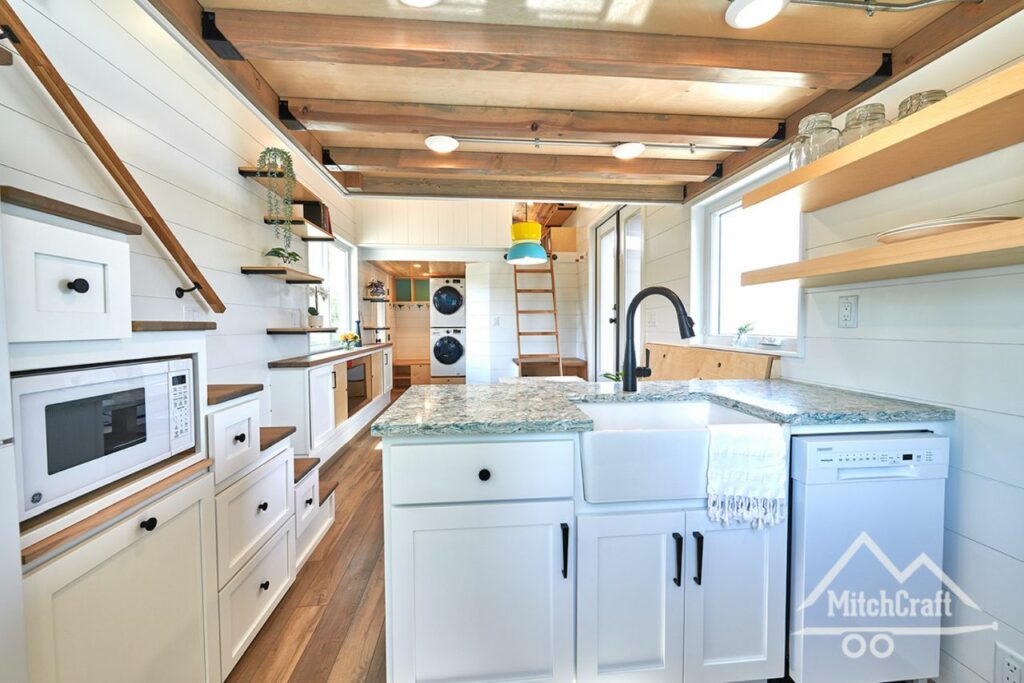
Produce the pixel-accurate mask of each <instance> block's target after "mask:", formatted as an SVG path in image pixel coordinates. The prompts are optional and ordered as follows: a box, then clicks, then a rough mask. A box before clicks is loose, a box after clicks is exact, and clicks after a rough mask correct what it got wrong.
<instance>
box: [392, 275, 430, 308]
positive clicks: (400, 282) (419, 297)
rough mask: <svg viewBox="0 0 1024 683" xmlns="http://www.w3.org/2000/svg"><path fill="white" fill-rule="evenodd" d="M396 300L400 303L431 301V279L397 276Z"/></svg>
mask: <svg viewBox="0 0 1024 683" xmlns="http://www.w3.org/2000/svg"><path fill="white" fill-rule="evenodd" d="M395 301H397V302H399V303H414V302H415V303H426V302H427V301H430V280H429V279H428V278H412V277H396V278H395Z"/></svg>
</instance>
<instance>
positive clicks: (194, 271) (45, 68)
mask: <svg viewBox="0 0 1024 683" xmlns="http://www.w3.org/2000/svg"><path fill="white" fill-rule="evenodd" d="M0 22H2V23H3V24H5V25H7V26H8V27H10V31H11V33H13V34H14V35H13V40H12V41H11V42H12V43H13V44H14V47H15V48H16V49H17V50H18V54H20V55H21V57H22V58H23V59H24V60H25V63H26V64H28V67H29V68H30V69H31V70H32V73H34V74H35V75H36V78H38V79H39V82H40V83H42V84H43V87H44V88H46V91H47V92H48V93H49V94H50V97H52V98H53V100H54V101H55V102H56V103H57V106H58V107H60V109H61V111H63V112H64V115H65V116H67V118H68V120H69V121H71V125H73V126H74V127H75V130H77V131H78V133H79V135H81V136H82V138H83V139H84V140H85V143H86V144H87V145H89V149H91V150H92V151H93V153H94V154H95V155H96V157H97V158H98V159H99V160H100V163H101V164H103V167H104V168H106V169H107V172H108V173H110V175H111V177H112V178H113V179H114V181H115V182H116V183H117V185H118V187H120V188H121V190H122V191H123V192H124V193H125V195H127V197H128V200H129V201H131V203H132V206H134V207H135V209H136V210H137V211H138V212H139V213H140V214H142V217H143V219H145V221H146V223H147V224H148V225H149V227H150V228H152V229H153V232H154V233H155V234H156V236H157V238H158V239H159V240H160V242H161V243H162V244H163V245H164V247H165V248H166V249H167V251H168V252H169V253H170V255H171V257H172V258H173V259H174V261H175V263H177V264H178V266H179V267H180V268H181V270H182V271H184V273H185V276H186V277H187V278H188V279H189V281H190V282H191V283H192V284H194V285H198V291H199V295H200V296H202V297H203V299H205V300H206V303H207V304H209V306H210V308H211V309H212V310H213V311H214V312H215V313H223V312H224V310H225V306H224V302H223V301H221V300H220V297H218V296H217V292H215V291H214V290H213V286H212V285H210V283H209V282H208V281H207V279H206V277H205V276H204V275H203V273H202V271H200V270H199V267H198V266H196V264H195V262H194V261H193V260H192V258H191V257H190V256H189V255H188V252H186V251H185V248H184V247H183V246H181V242H179V241H178V238H177V237H175V236H174V233H173V232H172V231H171V228H170V227H169V226H168V225H167V223H166V222H165V221H164V219H163V218H162V217H161V216H160V213H159V212H158V211H157V210H156V207H155V206H153V203H152V202H151V201H149V197H147V196H146V193H145V192H143V190H142V188H141V187H140V186H139V184H138V182H136V180H135V178H134V177H132V174H131V173H130V172H129V171H128V168H127V167H126V166H125V165H124V162H123V161H121V158H120V157H118V156H117V152H115V151H114V148H113V147H111V146H110V143H109V142H108V141H107V139H106V137H104V136H103V133H102V132H101V131H100V129H99V128H98V127H97V126H96V124H95V122H93V120H92V117H90V116H89V114H88V112H86V111H85V108H84V107H82V103H81V102H79V101H78V98H77V97H75V94H74V93H73V92H72V91H71V88H70V87H68V84H67V82H65V80H64V79H63V78H62V77H61V75H60V74H59V73H58V72H57V69H56V68H55V67H54V66H53V63H52V62H50V60H49V58H48V57H47V56H46V53H44V52H43V50H42V48H41V47H40V46H39V43H37V42H36V40H35V38H33V37H32V34H31V33H29V30H28V28H26V27H25V24H23V23H22V22H21V19H19V18H18V15H17V14H15V12H14V10H13V9H12V8H11V6H10V4H9V3H8V2H7V0H0Z"/></svg>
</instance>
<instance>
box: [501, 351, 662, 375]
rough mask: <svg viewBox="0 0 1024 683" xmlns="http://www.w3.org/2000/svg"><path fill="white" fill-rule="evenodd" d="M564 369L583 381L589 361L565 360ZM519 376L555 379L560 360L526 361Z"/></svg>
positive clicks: (516, 361)
mask: <svg viewBox="0 0 1024 683" xmlns="http://www.w3.org/2000/svg"><path fill="white" fill-rule="evenodd" d="M652 353H653V352H652ZM519 361H520V359H519V358H513V359H512V362H513V363H515V364H516V365H519ZM562 369H563V370H564V374H565V375H568V376H572V375H575V376H577V377H581V378H583V379H586V378H587V361H585V360H583V359H582V358H568V357H566V358H563V359H562ZM519 374H520V375H522V376H523V377H554V376H556V375H557V374H558V360H557V359H552V360H548V359H546V358H535V359H526V360H525V361H524V362H523V369H522V371H521V372H520V373H519Z"/></svg>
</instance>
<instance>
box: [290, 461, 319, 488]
mask: <svg viewBox="0 0 1024 683" xmlns="http://www.w3.org/2000/svg"><path fill="white" fill-rule="evenodd" d="M294 462H295V473H294V475H293V479H294V480H295V483H296V484H298V483H299V482H300V481H302V480H303V479H304V478H305V476H306V475H307V474H309V473H310V472H312V471H313V470H314V469H316V466H317V465H319V464H320V458H295V461H294Z"/></svg>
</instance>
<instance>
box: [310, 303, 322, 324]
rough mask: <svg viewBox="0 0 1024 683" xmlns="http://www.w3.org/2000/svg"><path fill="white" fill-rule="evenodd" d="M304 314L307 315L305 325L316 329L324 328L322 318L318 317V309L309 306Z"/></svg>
mask: <svg viewBox="0 0 1024 683" xmlns="http://www.w3.org/2000/svg"><path fill="white" fill-rule="evenodd" d="M306 313H308V314H309V317H308V318H307V323H308V325H309V327H311V328H316V327H323V326H324V317H323V316H322V315H320V309H319V308H317V307H316V306H310V307H309V308H307V309H306Z"/></svg>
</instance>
